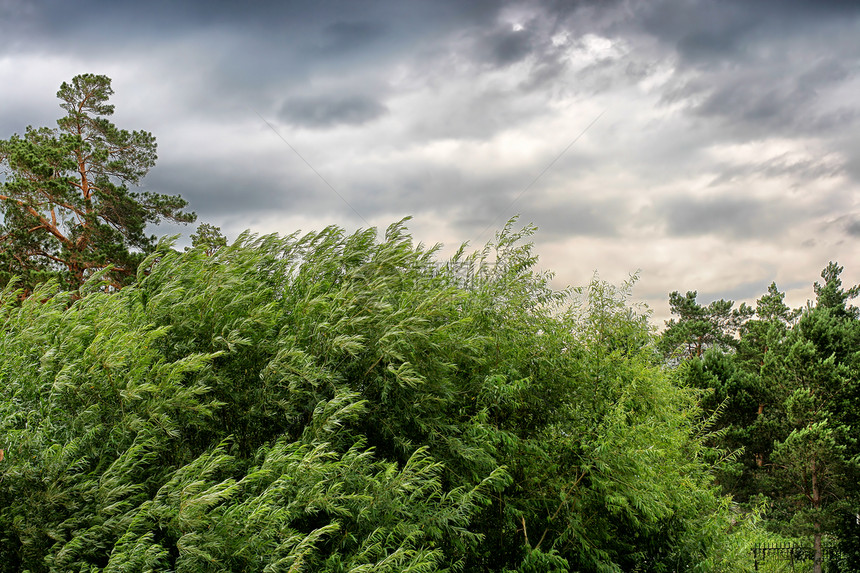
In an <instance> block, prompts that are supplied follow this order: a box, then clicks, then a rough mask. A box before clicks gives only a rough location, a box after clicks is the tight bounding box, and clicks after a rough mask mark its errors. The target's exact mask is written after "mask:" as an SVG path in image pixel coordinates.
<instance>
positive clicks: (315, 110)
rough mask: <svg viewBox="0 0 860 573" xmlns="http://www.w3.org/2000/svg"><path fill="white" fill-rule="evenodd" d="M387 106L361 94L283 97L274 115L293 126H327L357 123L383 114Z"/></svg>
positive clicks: (356, 124)
mask: <svg viewBox="0 0 860 573" xmlns="http://www.w3.org/2000/svg"><path fill="white" fill-rule="evenodd" d="M387 111H388V108H387V107H385V105H383V104H381V103H380V102H378V101H376V100H374V99H371V98H369V97H367V96H362V95H352V96H348V95H337V94H335V95H321V96H318V97H294V98H289V99H287V100H286V101H285V102H284V104H283V106H281V111H280V113H279V114H278V117H279V118H280V119H282V120H283V121H285V122H287V123H290V124H292V125H294V126H299V127H309V128H327V127H334V126H337V125H352V126H358V125H362V124H365V123H367V122H369V121H373V120H374V119H376V118H378V117H380V116H382V115H384V114H385V113H386V112H387Z"/></svg>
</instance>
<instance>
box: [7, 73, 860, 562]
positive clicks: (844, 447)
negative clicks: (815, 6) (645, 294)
mask: <svg viewBox="0 0 860 573" xmlns="http://www.w3.org/2000/svg"><path fill="white" fill-rule="evenodd" d="M111 94H112V90H111V88H110V80H109V79H108V78H106V77H105V76H94V75H84V76H77V77H75V78H74V79H73V80H72V83H71V84H65V83H64V84H63V86H61V89H60V92H59V93H58V97H60V99H61V101H62V104H61V107H62V108H63V109H64V110H66V112H67V113H68V115H67V116H65V117H64V118H62V119H61V120H59V121H58V128H56V129H49V128H38V129H34V128H28V129H27V131H26V133H25V134H24V135H23V136H19V135H13V136H12V137H10V138H9V139H8V140H3V141H0V166H2V168H3V179H2V195H0V208H2V212H3V223H2V229H0V232H2V236H0V249H2V251H1V252H0V253H2V254H0V267H2V268H0V279H2V284H3V285H4V286H3V290H2V292H0V322H2V328H0V388H2V390H3V392H2V398H0V571H9V572H12V571H30V572H34V573H35V572H42V571H88V572H89V571H100V572H105V573H107V572H118V571H213V572H214V571H291V572H298V571H308V572H311V571H313V572H330V573H336V572H337V573H340V572H343V573H345V572H352V573H366V572H380V573H381V572H392V573H393V572H406V571H411V572H429V571H465V572H471V571H476V572H481V571H485V572H505V571H507V572H513V571H520V572H524V573H539V572H551V571H557V572H564V571H595V572H627V571H630V572H632V571H654V572H670V571H671V572H674V571H702V572H706V571H713V572H717V571H753V570H759V571H789V570H815V571H822V570H829V571H857V570H860V524H858V520H860V518H858V514H860V486H858V484H860V443H858V440H857V428H858V416H860V311H858V309H857V308H856V307H855V306H853V305H852V304H851V301H852V300H853V299H854V298H855V297H856V296H857V295H858V293H860V289H858V287H855V286H844V285H843V284H842V281H841V278H840V277H841V273H842V268H841V267H840V266H839V265H838V264H837V263H830V264H829V265H827V266H826V267H825V268H824V269H823V271H822V273H821V277H820V282H814V293H815V299H814V300H811V301H810V302H809V303H807V305H806V306H804V307H803V308H799V309H792V308H789V307H788V306H787V305H786V304H785V302H784V294H783V293H782V292H781V291H780V290H779V288H778V287H777V285H776V284H772V285H771V286H770V288H769V289H768V290H767V292H766V293H763V294H762V295H761V297H760V298H759V299H758V301H757V302H756V305H755V307H754V308H753V307H751V306H748V305H745V304H742V305H735V304H734V302H733V301H728V300H718V301H714V302H710V303H707V304H705V303H700V302H699V301H698V299H697V293H696V292H688V293H685V294H682V293H678V292H674V293H671V294H670V295H669V302H670V305H671V310H672V314H673V316H674V318H673V319H672V320H670V321H668V322H667V323H666V325H665V328H664V329H663V330H662V331H661V332H658V330H657V329H656V328H655V327H654V326H653V325H652V322H651V317H650V313H649V311H648V309H647V308H645V307H644V306H642V305H639V304H637V303H636V302H635V301H634V300H633V297H632V294H631V293H632V289H633V286H634V284H635V282H636V280H637V277H636V276H635V275H634V276H632V277H631V279H630V280H629V281H628V282H627V283H624V284H621V285H611V284H608V283H606V282H604V281H601V280H600V279H599V277H597V276H595V277H594V279H593V280H592V281H591V283H590V284H589V285H587V286H583V287H579V288H568V289H564V290H557V289H555V288H553V287H552V283H551V279H552V274H551V273H549V272H546V271H541V270H539V266H538V257H537V254H536V253H535V252H534V248H533V245H532V244H531V242H530V236H531V235H532V234H533V233H534V231H535V229H534V227H532V226H530V225H524V226H523V225H519V223H518V222H517V221H516V220H512V221H510V222H509V223H508V224H507V225H506V226H505V227H504V228H503V229H502V230H500V231H499V232H498V233H497V234H496V236H495V238H494V239H493V240H491V241H489V242H488V243H487V244H486V245H484V246H482V247H479V248H477V249H470V248H469V247H468V246H467V245H463V246H462V247H461V248H460V249H459V250H458V251H457V252H456V253H455V254H453V255H452V256H450V257H447V258H446V257H443V256H441V250H440V247H439V246H438V245H435V246H426V245H423V244H421V243H417V242H416V241H414V240H413V238H412V236H411V235H410V233H409V231H408V220H403V221H398V222H395V223H393V224H392V225H390V226H389V227H388V228H387V229H385V230H384V231H381V232H377V230H376V229H362V230H359V231H356V232H353V233H349V232H347V231H345V230H344V229H341V228H338V227H335V226H332V227H328V228H326V229H324V230H321V231H315V232H307V233H300V232H296V233H293V234H289V235H285V236H278V235H265V236H260V235H255V234H252V233H249V232H246V233H244V234H242V235H241V236H240V237H239V238H238V239H236V240H235V241H232V242H228V241H227V240H226V239H225V238H224V237H223V236H222V235H221V234H220V232H219V229H218V228H217V227H214V226H212V225H208V224H206V223H203V224H201V225H200V226H199V227H198V231H197V233H196V234H195V235H193V236H192V246H191V247H188V248H185V249H180V248H178V247H177V243H176V240H177V239H176V237H173V238H170V237H167V238H161V239H157V238H155V237H147V236H146V235H145V233H144V231H145V229H146V225H147V224H150V223H155V222H158V221H159V220H164V219H167V220H173V221H180V222H183V221H184V222H190V221H193V220H194V214H193V213H187V212H185V211H183V209H184V208H185V207H186V203H185V202H184V201H183V200H182V199H181V198H179V197H178V196H170V195H155V194H148V193H143V194H140V193H137V192H135V191H133V190H132V189H133V186H134V185H135V184H137V183H138V182H139V180H140V179H141V178H142V177H143V176H144V175H145V174H146V172H147V171H148V169H149V168H151V167H152V166H153V165H154V162H155V140H154V138H153V137H152V136H151V135H150V134H148V133H146V132H140V131H135V132H129V131H125V130H121V129H118V128H116V127H115V126H114V125H113V124H112V123H110V122H109V121H108V120H107V119H106V117H107V116H109V115H111V113H112V112H113V107H112V106H110V105H109V104H108V103H107V101H108V99H109V96H110V95H111ZM703 286H705V285H703ZM777 544H792V546H798V547H800V546H802V547H807V548H809V549H810V551H811V555H813V556H817V557H812V558H811V559H806V561H804V562H803V563H802V564H799V565H798V566H800V567H807V569H802V568H801V569H793V567H794V565H795V564H791V567H792V568H789V564H787V563H781V562H773V563H771V562H769V563H764V564H760V563H758V562H757V561H756V560H755V558H754V549H756V548H760V547H766V546H774V545H777ZM825 553H826V554H827V555H829V556H831V557H830V558H829V559H826V560H825V559H823V557H822V556H823V555H825Z"/></svg>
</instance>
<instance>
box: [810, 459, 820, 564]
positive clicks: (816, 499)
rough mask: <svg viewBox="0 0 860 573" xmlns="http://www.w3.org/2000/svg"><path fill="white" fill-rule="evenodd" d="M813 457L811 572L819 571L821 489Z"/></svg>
mask: <svg viewBox="0 0 860 573" xmlns="http://www.w3.org/2000/svg"><path fill="white" fill-rule="evenodd" d="M815 462H816V460H815V458H813V459H812V507H813V510H814V511H815V517H814V518H813V519H814V522H813V528H814V532H815V533H814V534H813V535H814V536H813V542H812V543H813V547H814V549H815V561H814V563H813V565H812V571H813V573H821V561H822V555H821V518H820V516H819V513H818V510H819V509H821V490H820V488H819V487H818V466H817V464H816V463H815Z"/></svg>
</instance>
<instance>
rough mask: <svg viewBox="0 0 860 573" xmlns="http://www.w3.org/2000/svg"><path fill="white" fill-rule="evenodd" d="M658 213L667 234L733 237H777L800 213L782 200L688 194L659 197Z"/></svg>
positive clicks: (738, 238)
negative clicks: (701, 196)
mask: <svg viewBox="0 0 860 573" xmlns="http://www.w3.org/2000/svg"><path fill="white" fill-rule="evenodd" d="M657 213H659V217H660V218H661V219H662V220H663V223H664V225H665V227H666V230H667V232H668V233H669V234H670V235H674V236H697V235H718V236H721V237H725V238H727V239H732V240H746V239H753V238H763V237H768V238H776V237H779V236H780V235H782V234H783V233H784V232H785V231H786V229H787V226H788V225H789V224H791V223H792V222H794V221H795V220H797V219H798V218H799V217H800V216H801V213H799V212H797V211H796V210H795V209H793V208H792V207H791V206H789V205H786V204H785V203H782V202H781V203H779V204H774V203H773V202H766V201H760V200H755V199H738V198H731V197H713V198H704V199H699V198H694V197H688V196H675V197H670V198H667V199H663V200H661V201H660V203H659V204H658V205H657Z"/></svg>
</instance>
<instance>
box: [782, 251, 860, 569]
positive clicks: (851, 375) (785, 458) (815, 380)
mask: <svg viewBox="0 0 860 573" xmlns="http://www.w3.org/2000/svg"><path fill="white" fill-rule="evenodd" d="M841 273H842V267H840V266H838V265H837V264H836V263H832V262H831V263H829V264H828V266H827V267H825V269H824V270H823V271H822V273H821V277H822V278H823V279H824V284H819V283H815V285H814V286H815V294H816V300H815V303H814V304H809V305H808V306H807V308H806V309H804V311H803V314H802V315H801V316H800V319H799V320H798V322H797V324H796V325H795V326H794V327H793V328H792V329H791V332H790V334H789V335H788V336H787V337H786V339H785V342H784V343H783V344H782V345H780V347H778V353H779V354H778V359H776V360H772V361H769V369H770V370H771V374H770V375H771V377H772V378H773V379H774V380H781V382H782V385H783V386H784V388H785V390H784V402H783V404H782V407H783V411H784V412H785V416H786V419H787V421H788V424H789V430H790V432H789V434H788V435H787V436H786V437H785V439H783V440H780V441H777V442H776V443H775V444H774V451H773V457H772V459H773V480H774V486H775V487H774V490H775V492H774V494H773V495H774V499H775V502H776V507H777V511H778V513H777V516H779V517H781V518H782V519H781V525H782V528H783V529H784V530H785V531H788V532H790V533H793V534H795V535H803V536H807V537H811V538H812V540H813V546H814V548H815V552H816V563H815V571H821V555H822V538H823V536H825V535H831V536H832V535H834V534H838V533H839V532H838V529H839V523H840V521H842V520H843V518H844V515H845V514H846V513H854V514H856V513H857V509H858V506H857V493H858V485H857V483H858V481H857V480H858V477H860V474H858V463H860V456H858V447H857V437H856V428H857V427H858V426H857V423H858V421H860V419H858V413H857V408H858V407H860V384H858V381H860V320H858V309H857V308H856V307H854V306H851V305H850V304H849V301H850V300H851V299H852V298H854V297H856V296H857V294H858V287H856V286H855V287H851V288H848V289H844V288H843V287H842V281H841V278H840V275H841ZM776 492H778V493H776ZM843 533H844V532H843Z"/></svg>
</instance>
